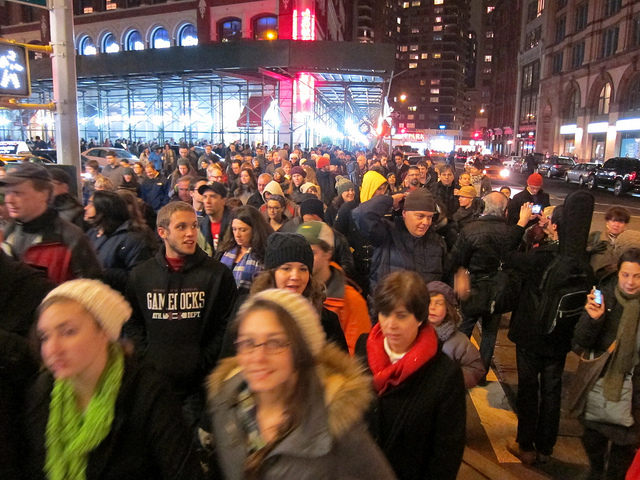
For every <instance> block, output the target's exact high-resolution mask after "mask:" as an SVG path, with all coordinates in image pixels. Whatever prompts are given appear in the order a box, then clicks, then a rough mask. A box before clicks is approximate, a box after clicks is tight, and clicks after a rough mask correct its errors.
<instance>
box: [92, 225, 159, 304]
mask: <svg viewBox="0 0 640 480" xmlns="http://www.w3.org/2000/svg"><path fill="white" fill-rule="evenodd" d="M87 236H88V237H89V240H90V241H91V244H92V245H93V247H94V248H95V250H96V252H97V254H98V259H99V260H100V263H101V264H102V268H104V276H103V277H102V280H103V281H104V283H106V284H108V285H109V286H111V287H112V288H114V289H116V290H118V291H120V292H124V289H125V287H126V285H127V278H128V276H129V272H130V271H131V270H133V268H134V267H136V266H138V265H139V264H140V263H142V262H144V261H145V260H148V259H150V258H151V257H152V256H153V253H152V248H151V245H148V243H147V241H146V239H145V236H144V235H143V234H142V233H139V232H136V231H134V230H132V228H131V223H130V222H129V221H126V222H124V223H123V224H122V225H120V226H119V227H118V228H117V229H116V231H115V232H113V233H112V234H111V235H100V236H98V231H97V230H95V229H93V228H92V229H91V230H89V231H88V232H87Z"/></svg>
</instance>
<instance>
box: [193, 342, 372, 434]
mask: <svg viewBox="0 0 640 480" xmlns="http://www.w3.org/2000/svg"><path fill="white" fill-rule="evenodd" d="M315 370H316V374H317V376H318V379H319V383H320V385H321V388H322V391H323V396H324V406H325V409H326V413H327V415H326V418H327V422H328V428H329V432H330V434H331V437H333V438H338V437H340V436H342V435H343V434H344V433H345V432H347V431H348V430H349V429H350V428H352V427H353V426H354V425H355V424H356V423H358V422H360V421H362V418H363V415H364V413H365V411H366V410H367V409H368V407H369V404H370V402H371V401H372V399H373V397H374V395H373V389H372V383H371V377H369V376H368V375H366V374H365V373H364V372H365V369H364V368H363V367H362V365H361V364H360V363H359V362H358V360H357V359H356V358H354V357H350V356H349V355H347V354H346V353H344V352H343V351H342V350H340V349H338V347H336V346H334V345H332V344H327V345H325V346H324V347H323V349H322V351H321V352H320V353H319V354H318V356H317V357H316V369H315ZM241 373H242V370H241V369H240V367H239V366H238V363H237V361H236V359H235V358H234V357H231V358H227V359H225V360H223V361H222V362H220V364H219V365H218V367H217V368H216V369H215V370H214V371H213V373H211V375H209V377H208V379H207V382H206V389H207V397H208V400H209V404H210V405H211V404H213V403H214V402H216V403H218V402H219V401H220V397H223V398H222V399H223V401H224V398H225V397H227V398H228V399H231V398H230V397H232V396H235V395H236V394H237V387H238V385H240V384H241V383H242V375H241Z"/></svg>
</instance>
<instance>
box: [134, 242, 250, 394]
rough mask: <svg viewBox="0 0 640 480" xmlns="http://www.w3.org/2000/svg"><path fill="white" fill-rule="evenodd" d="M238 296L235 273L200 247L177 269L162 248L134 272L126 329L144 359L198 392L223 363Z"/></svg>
mask: <svg viewBox="0 0 640 480" xmlns="http://www.w3.org/2000/svg"><path fill="white" fill-rule="evenodd" d="M237 295H238V294H237V290H236V282H235V280H234V279H233V274H232V273H231V271H230V270H229V269H228V268H227V267H225V266H224V265H222V264H221V263H220V262H218V261H217V260H215V259H213V258H210V257H209V256H208V255H207V254H206V253H204V252H203V251H202V250H201V249H200V248H199V247H197V248H196V252H195V253H194V254H193V255H189V256H188V257H187V258H186V261H185V263H184V266H183V267H182V269H180V271H177V272H174V271H172V270H171V269H170V268H169V265H168V263H167V260H166V258H165V249H164V247H163V248H162V250H161V251H160V252H159V253H158V254H157V255H156V256H155V258H152V259H150V260H147V261H146V262H144V263H142V264H140V265H138V266H137V267H136V268H134V269H133V270H132V271H131V273H130V275H129V282H128V284H127V299H128V300H129V302H130V303H131V306H132V308H133V313H132V315H131V319H130V320H129V321H128V322H127V323H126V324H125V325H124V333H125V335H126V336H127V337H129V338H131V339H132V340H133V342H134V344H135V347H136V353H137V355H138V356H140V357H141V358H142V359H143V360H144V362H145V363H148V364H151V365H152V366H153V367H155V368H156V369H157V370H158V371H159V372H160V373H162V374H163V375H165V376H166V377H167V378H168V379H169V381H171V383H172V384H173V386H174V387H175V388H176V389H177V390H178V391H179V392H181V393H186V394H189V393H193V392H195V391H197V390H198V389H199V388H200V387H201V386H202V382H203V381H204V377H205V375H207V374H208V373H209V372H210V371H211V370H212V369H213V367H215V365H216V363H217V361H218V357H219V354H220V349H221V347H222V340H223V338H224V333H225V330H226V328H227V323H228V322H229V320H230V317H231V314H232V312H233V307H234V304H235V302H236V298H237Z"/></svg>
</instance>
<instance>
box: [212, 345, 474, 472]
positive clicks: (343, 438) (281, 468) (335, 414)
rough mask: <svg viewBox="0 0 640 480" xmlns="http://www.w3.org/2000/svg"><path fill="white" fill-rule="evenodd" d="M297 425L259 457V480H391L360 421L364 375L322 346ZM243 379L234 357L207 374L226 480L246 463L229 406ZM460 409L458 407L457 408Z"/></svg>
mask: <svg viewBox="0 0 640 480" xmlns="http://www.w3.org/2000/svg"><path fill="white" fill-rule="evenodd" d="M316 361H317V366H316V368H315V371H316V374H317V375H313V378H312V379H311V388H310V392H309V398H308V399H305V401H304V413H303V415H302V423H301V425H298V426H296V427H295V428H294V429H293V431H291V433H289V434H288V435H287V436H286V437H285V438H284V439H283V440H282V441H281V442H280V443H278V445H277V446H276V447H275V448H274V449H273V450H272V451H271V452H270V453H269V454H267V456H266V457H265V459H264V461H263V464H262V468H261V471H260V476H259V477H260V478H261V479H263V480H276V479H278V480H280V479H292V480H293V479H295V480H329V479H347V478H348V479H353V480H356V479H363V480H365V479H366V480H369V479H373V478H375V479H376V480H386V479H395V478H396V477H395V475H394V474H393V472H392V470H391V468H390V467H389V464H388V463H387V461H386V460H385V459H384V457H383V455H382V454H381V452H380V450H379V449H378V447H377V446H376V445H375V443H374V442H373V440H372V439H371V437H370V436H369V434H368V433H367V431H366V427H365V426H364V423H363V421H362V417H363V414H364V412H365V411H366V409H367V407H368V405H369V402H370V401H371V387H370V379H369V377H367V376H365V375H362V373H361V369H360V368H359V367H358V365H357V362H356V361H355V360H352V359H349V358H347V357H346V356H345V355H341V354H338V352H336V350H335V347H333V346H331V345H327V346H325V347H324V349H323V351H322V352H321V353H320V354H319V355H318V357H317V359H316ZM243 385H244V378H243V376H242V373H241V371H240V369H239V368H238V365H237V361H236V359H235V358H229V359H226V360H224V361H223V362H222V363H221V364H220V366H219V367H218V368H217V369H216V370H215V371H214V372H213V373H212V374H211V375H210V376H209V378H208V381H207V391H208V398H209V406H210V412H211V415H212V425H213V432H212V437H213V439H212V440H213V443H214V444H215V448H216V455H217V459H218V462H219V464H220V467H221V470H222V472H223V474H224V477H225V479H226V480H241V479H243V478H244V475H243V472H244V466H245V463H246V460H247V451H246V449H245V438H244V432H243V427H242V425H241V424H240V423H239V421H238V417H237V415H236V410H235V408H234V407H235V403H236V402H237V396H238V393H239V391H240V389H242V388H243ZM463 408H464V404H463Z"/></svg>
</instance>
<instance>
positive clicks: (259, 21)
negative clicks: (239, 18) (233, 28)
mask: <svg viewBox="0 0 640 480" xmlns="http://www.w3.org/2000/svg"><path fill="white" fill-rule="evenodd" d="M277 38H278V19H277V18H276V17H275V15H268V16H265V17H260V18H256V19H255V20H254V21H253V39H254V40H275V39H277Z"/></svg>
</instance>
